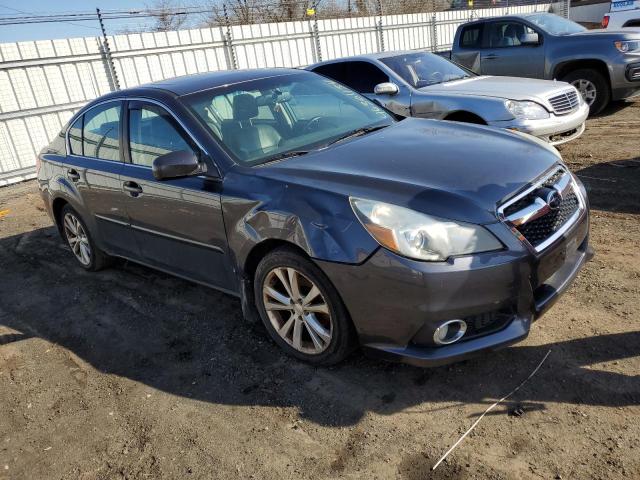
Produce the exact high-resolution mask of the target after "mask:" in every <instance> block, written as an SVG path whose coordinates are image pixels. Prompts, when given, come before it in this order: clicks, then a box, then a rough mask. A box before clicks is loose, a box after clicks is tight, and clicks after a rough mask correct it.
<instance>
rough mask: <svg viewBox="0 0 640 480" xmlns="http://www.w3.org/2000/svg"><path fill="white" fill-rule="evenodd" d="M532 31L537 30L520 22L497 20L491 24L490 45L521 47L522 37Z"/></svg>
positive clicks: (496, 46)
mask: <svg viewBox="0 0 640 480" xmlns="http://www.w3.org/2000/svg"><path fill="white" fill-rule="evenodd" d="M530 33H536V32H535V31H534V30H533V29H531V28H529V27H528V26H526V25H524V24H522V23H520V22H495V23H492V24H490V26H489V46H490V47H491V48H499V47H519V46H520V45H521V42H520V39H521V38H522V37H523V36H524V35H525V34H530Z"/></svg>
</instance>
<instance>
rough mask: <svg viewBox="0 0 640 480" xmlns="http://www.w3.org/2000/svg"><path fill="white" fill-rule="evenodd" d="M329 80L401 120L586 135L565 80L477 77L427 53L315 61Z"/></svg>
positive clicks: (554, 136)
mask: <svg viewBox="0 0 640 480" xmlns="http://www.w3.org/2000/svg"><path fill="white" fill-rule="evenodd" d="M308 69H309V70H311V71H313V72H315V73H319V74H321V75H324V76H326V77H329V78H332V79H333V80H336V81H338V82H340V83H342V84H344V85H346V86H348V87H351V88H352V89H354V90H356V91H358V92H360V93H361V94H364V95H365V96H367V97H369V98H370V99H372V100H374V101H376V102H378V103H380V104H381V105H383V106H384V107H386V108H387V109H389V110H391V111H392V112H394V113H396V114H398V115H402V116H405V117H408V116H411V117H422V118H435V119H442V120H454V121H463V122H470V123H480V124H486V125H490V126H494V127H500V128H507V129H510V130H516V131H519V132H523V133H528V134H530V135H534V136H536V137H538V138H541V139H543V140H545V141H546V142H549V143H551V144H553V145H559V144H561V143H565V142H568V141H570V140H574V139H576V138H578V137H579V136H580V135H582V132H584V128H585V125H584V122H585V120H586V118H587V116H588V114H589V107H588V105H587V104H586V103H585V102H584V101H583V100H582V97H581V96H580V95H579V94H578V91H577V90H576V89H575V87H573V86H571V85H569V84H568V83H565V82H557V81H550V80H534V79H529V78H517V77H494V76H487V75H476V74H475V73H473V72H471V71H470V70H467V69H465V68H463V67H461V66H459V65H457V64H455V63H453V62H451V61H449V60H447V59H445V58H443V57H441V56H439V55H434V54H432V53H427V52H419V51H407V52H384V53H377V54H370V55H360V56H357V57H348V58H342V59H337V60H330V61H326V62H321V63H317V64H315V65H311V66H310V67H308Z"/></svg>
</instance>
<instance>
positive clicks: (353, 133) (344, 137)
mask: <svg viewBox="0 0 640 480" xmlns="http://www.w3.org/2000/svg"><path fill="white" fill-rule="evenodd" d="M388 126H389V125H377V126H375V127H364V128H356V129H355V130H351V131H349V132H347V133H345V134H344V135H342V136H340V137H338V138H336V139H335V140H331V141H330V142H329V143H327V144H326V145H325V147H328V146H329V145H333V144H334V143H338V142H342V141H343V140H347V139H349V138H352V137H359V136H361V135H366V134H367V133H371V132H375V131H376V130H382V129H383V128H386V127H388Z"/></svg>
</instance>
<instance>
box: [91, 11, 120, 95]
mask: <svg viewBox="0 0 640 480" xmlns="http://www.w3.org/2000/svg"><path fill="white" fill-rule="evenodd" d="M96 14H97V15H98V22H99V23H100V30H102V45H101V46H100V49H101V50H102V56H103V62H105V64H106V65H105V66H106V67H107V68H105V70H106V71H107V74H108V75H109V84H110V86H111V90H112V91H113V90H120V81H119V80H118V73H117V72H116V65H115V63H113V57H112V56H111V48H109V38H107V30H106V29H105V28H104V22H103V21H102V14H101V13H100V9H99V8H96Z"/></svg>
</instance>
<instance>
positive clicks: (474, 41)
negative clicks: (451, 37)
mask: <svg viewBox="0 0 640 480" xmlns="http://www.w3.org/2000/svg"><path fill="white" fill-rule="evenodd" d="M481 46H482V25H473V26H470V27H465V28H464V29H463V30H462V34H461V35H460V47H462V48H480V47H481Z"/></svg>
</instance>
